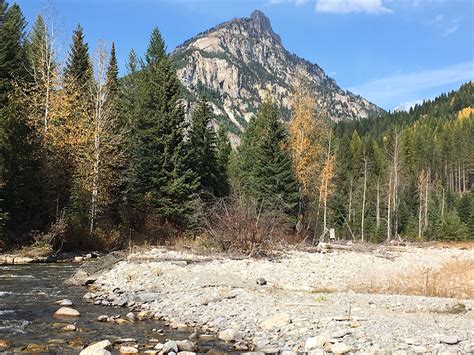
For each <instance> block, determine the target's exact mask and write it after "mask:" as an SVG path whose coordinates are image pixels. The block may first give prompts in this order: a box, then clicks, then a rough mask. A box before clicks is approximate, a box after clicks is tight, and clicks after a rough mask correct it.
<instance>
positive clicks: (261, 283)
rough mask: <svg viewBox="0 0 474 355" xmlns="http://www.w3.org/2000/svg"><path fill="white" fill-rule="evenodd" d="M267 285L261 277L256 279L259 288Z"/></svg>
mask: <svg viewBox="0 0 474 355" xmlns="http://www.w3.org/2000/svg"><path fill="white" fill-rule="evenodd" d="M266 284H267V280H265V279H264V278H263V277H259V278H258V279H257V285H259V286H265V285H266Z"/></svg>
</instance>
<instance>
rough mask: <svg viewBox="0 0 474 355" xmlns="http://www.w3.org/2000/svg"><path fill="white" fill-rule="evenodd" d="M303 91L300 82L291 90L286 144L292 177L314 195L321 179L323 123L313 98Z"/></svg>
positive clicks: (323, 151)
mask: <svg viewBox="0 0 474 355" xmlns="http://www.w3.org/2000/svg"><path fill="white" fill-rule="evenodd" d="M307 92H308V91H307V90H305V87H304V85H303V84H299V85H298V86H297V87H296V89H295V91H294V94H293V98H292V110H293V115H292V120H291V124H290V145H291V151H292V158H293V168H294V172H295V176H296V179H297V180H298V182H299V183H300V184H301V186H302V188H303V192H304V193H305V194H307V195H314V194H316V193H317V192H318V191H319V185H320V183H321V179H320V172H321V169H322V163H323V159H322V155H323V154H324V153H325V149H324V147H323V137H324V132H325V130H326V127H325V124H324V122H323V120H322V118H321V117H320V116H318V114H317V112H316V111H315V106H316V104H315V100H314V98H313V97H311V96H310V95H308V94H307Z"/></svg>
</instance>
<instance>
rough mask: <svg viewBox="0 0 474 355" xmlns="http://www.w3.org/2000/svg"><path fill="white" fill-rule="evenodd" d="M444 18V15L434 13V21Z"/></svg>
mask: <svg viewBox="0 0 474 355" xmlns="http://www.w3.org/2000/svg"><path fill="white" fill-rule="evenodd" d="M443 18H444V15H436V17H435V22H440V21H441V20H442V19H443Z"/></svg>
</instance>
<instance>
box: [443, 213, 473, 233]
mask: <svg viewBox="0 0 474 355" xmlns="http://www.w3.org/2000/svg"><path fill="white" fill-rule="evenodd" d="M467 235H468V230H467V226H466V225H465V224H464V223H462V222H461V220H460V218H459V216H458V215H457V214H456V213H454V212H448V213H447V214H446V216H445V217H444V220H443V221H442V222H441V224H440V225H439V227H438V230H437V231H436V239H441V240H465V239H467Z"/></svg>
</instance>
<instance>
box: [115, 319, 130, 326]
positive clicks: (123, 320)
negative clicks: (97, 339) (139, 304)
mask: <svg viewBox="0 0 474 355" xmlns="http://www.w3.org/2000/svg"><path fill="white" fill-rule="evenodd" d="M115 323H117V324H118V325H123V324H127V323H129V321H128V320H126V319H123V318H117V319H116V320H115Z"/></svg>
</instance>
